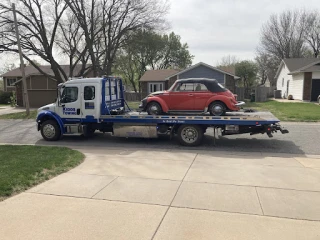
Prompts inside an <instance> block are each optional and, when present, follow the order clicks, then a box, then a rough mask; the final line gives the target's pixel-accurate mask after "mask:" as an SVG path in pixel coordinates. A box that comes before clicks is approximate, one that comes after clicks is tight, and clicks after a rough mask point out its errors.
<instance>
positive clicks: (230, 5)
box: [168, 0, 320, 65]
mask: <svg viewBox="0 0 320 240" xmlns="http://www.w3.org/2000/svg"><path fill="white" fill-rule="evenodd" d="M170 3H171V8H170V13H169V14H168V18H169V21H170V24H171V26H172V28H171V31H174V32H175V33H176V34H179V35H180V36H181V39H182V41H183V42H187V43H188V45H189V49H190V52H191V54H193V55H195V58H194V63H197V62H200V61H202V62H206V63H208V64H212V65H216V63H217V62H218V61H219V60H220V59H221V58H222V57H223V56H227V55H235V56H237V57H238V58H239V59H253V58H254V57H255V52H256V47H257V45H258V43H259V37H260V29H261V26H262V25H263V24H264V23H265V22H266V21H267V20H268V19H269V17H270V15H271V14H274V13H279V12H282V11H284V10H287V9H300V8H305V9H308V10H309V9H311V10H312V9H318V10H319V7H320V5H319V0H308V1H303V0H281V1H279V0H259V1H257V0H171V1H170Z"/></svg>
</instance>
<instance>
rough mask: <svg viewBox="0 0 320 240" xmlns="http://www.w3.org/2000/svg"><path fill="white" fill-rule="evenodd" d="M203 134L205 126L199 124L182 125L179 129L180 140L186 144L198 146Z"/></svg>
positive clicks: (182, 143)
mask: <svg viewBox="0 0 320 240" xmlns="http://www.w3.org/2000/svg"><path fill="white" fill-rule="evenodd" d="M203 135H204V131H203V128H201V127H200V126H198V125H181V126H180V127H179V129H178V139H179V142H180V144H181V145H184V146H198V145H199V144H200V143H201V142H202V139H203Z"/></svg>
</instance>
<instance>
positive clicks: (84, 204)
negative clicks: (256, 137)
mask: <svg viewBox="0 0 320 240" xmlns="http://www.w3.org/2000/svg"><path fill="white" fill-rule="evenodd" d="M77 148H78V149H79V150H80V151H82V152H84V153H85V154H86V160H85V161H84V163H82V164H81V165H79V166H78V167H76V168H74V169H73V170H71V171H69V172H67V173H65V174H62V175H60V176H58V177H56V178H53V179H51V180H49V181H47V182H45V183H43V184H41V185H38V186H36V187H34V188H33V189H30V190H29V191H27V192H25V193H22V194H19V195H17V196H14V197H12V198H10V199H7V200H6V201H3V202H1V203H0V222H1V228H0V236H1V239H108V240H109V239H130V240H134V239H137V240H143V239H158V240H160V239H161V240H162V239H163V240H169V239H181V240H188V239H197V240H198V239H215V240H219V239H221V240H227V239H244V240H250V239H259V240H261V239H262V240H263V239H272V240H273V239H290V240H293V239H297V240H300V239H315V240H316V239H317V240H318V239H320V204H319V203H320V156H313V157H314V158H305V157H292V155H291V154H290V155H288V154H278V157H270V156H269V154H267V153H259V152H257V153H250V154H249V155H248V154H247V153H235V152H218V151H216V152H215V153H213V152H212V151H204V150H202V151H199V150H198V149H195V150H189V151H185V150H184V151H179V150H177V149H175V150H174V149H172V150H171V151H168V150H167V151H151V150H145V149H135V150H132V149H125V148H123V149H122V150H120V149H117V150H110V149H108V150H105V149H103V148H101V147H86V148H83V147H80V146H78V147H77ZM271 155H272V154H271ZM316 157H319V158H316Z"/></svg>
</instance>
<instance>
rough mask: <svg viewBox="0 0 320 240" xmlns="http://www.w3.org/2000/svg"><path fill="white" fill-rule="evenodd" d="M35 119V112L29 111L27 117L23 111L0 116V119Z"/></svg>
mask: <svg viewBox="0 0 320 240" xmlns="http://www.w3.org/2000/svg"><path fill="white" fill-rule="evenodd" d="M36 117H37V110H32V111H30V115H29V116H27V115H26V112H25V111H23V112H17V113H10V114H5V115H0V119H36Z"/></svg>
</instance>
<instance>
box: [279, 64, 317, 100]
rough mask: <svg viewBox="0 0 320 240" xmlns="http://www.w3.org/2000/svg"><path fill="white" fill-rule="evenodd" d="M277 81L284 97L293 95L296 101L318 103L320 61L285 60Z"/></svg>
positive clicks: (280, 67) (281, 65)
mask: <svg viewBox="0 0 320 240" xmlns="http://www.w3.org/2000/svg"><path fill="white" fill-rule="evenodd" d="M275 80H276V81H277V90H281V96H282V97H284V98H287V97H288V96H289V95H292V96H293V99H296V100H304V101H317V98H318V96H319V95H320V59H319V58H288V59H283V60H282V61H281V63H280V66H279V68H278V71H277V73H276V76H275Z"/></svg>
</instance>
